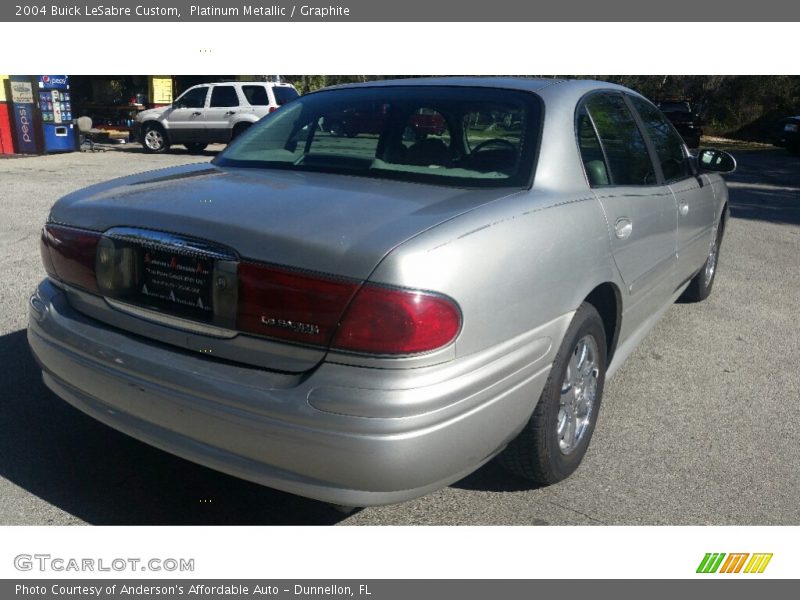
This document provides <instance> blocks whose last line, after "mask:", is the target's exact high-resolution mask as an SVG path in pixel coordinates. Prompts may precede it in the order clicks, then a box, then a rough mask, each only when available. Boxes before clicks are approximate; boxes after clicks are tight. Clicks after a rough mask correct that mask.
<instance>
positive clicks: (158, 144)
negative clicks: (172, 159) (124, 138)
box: [142, 123, 169, 154]
mask: <svg viewBox="0 0 800 600" xmlns="http://www.w3.org/2000/svg"><path fill="white" fill-rule="evenodd" d="M142 148H144V151H145V152H147V153H149V154H162V153H164V152H166V151H167V150H169V140H168V139H167V134H166V132H165V131H164V129H163V128H162V127H161V125H158V124H157V123H153V124H150V125H145V126H144V127H143V128H142Z"/></svg>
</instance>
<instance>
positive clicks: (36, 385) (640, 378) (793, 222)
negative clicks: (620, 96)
mask: <svg viewBox="0 0 800 600" xmlns="http://www.w3.org/2000/svg"><path fill="white" fill-rule="evenodd" d="M218 149H219V148H218V147H212V151H206V153H205V154H204V155H202V156H190V155H188V154H186V153H185V151H183V149H182V148H176V149H175V150H174V151H173V152H172V153H170V154H167V155H147V154H144V153H142V152H141V150H140V149H139V148H138V147H126V148H125V147H109V148H108V150H107V151H104V152H93V153H76V154H67V155H53V156H42V157H20V158H9V159H3V160H0V183H1V186H0V190H2V191H1V192H0V211H2V212H1V213H0V214H1V215H2V216H0V364H2V368H1V369H0V524H6V525H10V524H13V525H65V524H80V523H90V524H106V525H108V524H115V525H117V524H118V525H129V524H130V525H134V524H196V525H202V524H256V525H258V524H343V525H346V524H353V525H362V524H364V525H379V524H394V525H414V524H440V525H455V524H492V525H512V524H520V525H548V524H552V525H566V524H606V525H706V524H709V525H711V524H713V525H799V524H800V502H798V498H800V468H798V465H800V444H798V442H797V440H798V439H799V438H800V326H799V325H798V320H799V317H800V308H799V307H800V267H799V266H798V265H800V160H798V158H797V157H793V156H790V155H788V154H787V153H786V152H785V151H783V150H780V149H773V148H764V149H761V150H753V149H750V150H743V151H739V152H737V151H735V150H733V151H732V152H733V153H734V155H735V156H736V157H737V159H738V160H739V170H738V171H737V172H736V173H734V174H733V175H731V176H729V177H728V180H729V185H730V194H731V195H730V198H731V212H732V219H731V221H730V224H729V227H728V229H727V232H726V237H725V240H724V243H723V245H722V254H721V258H720V267H719V271H718V275H717V280H716V282H715V287H714V290H713V293H712V296H711V298H710V299H709V300H708V301H706V302H705V303H700V304H680V303H679V304H676V305H674V306H673V307H672V308H670V310H669V311H668V312H667V313H666V315H665V316H664V318H663V319H662V320H661V322H660V323H659V324H658V325H657V327H656V328H655V329H654V330H653V331H652V332H651V333H650V334H649V335H648V336H647V338H646V339H645V340H644V342H643V343H642V344H641V345H640V347H639V348H638V349H637V350H636V351H635V352H634V354H633V355H632V356H631V357H630V358H629V360H628V361H627V363H626V364H625V365H624V367H623V368H622V369H621V370H620V371H619V372H618V373H617V375H616V377H615V378H614V380H613V381H611V382H609V384H608V385H607V386H606V391H605V395H604V400H603V408H602V410H601V414H600V420H599V423H598V426H597V430H596V432H595V435H594V439H593V441H592V444H591V446H590V448H589V452H588V454H587V456H586V458H585V460H584V462H583V464H582V466H581V467H580V468H579V470H578V471H577V472H576V473H575V474H574V475H573V476H572V477H571V478H569V479H568V480H566V481H564V482H562V483H560V484H557V485H554V486H551V487H548V488H541V489H532V488H530V487H529V486H527V485H526V483H525V482H521V481H517V480H514V479H513V478H511V477H510V476H508V475H506V474H505V473H504V472H503V471H501V470H500V469H499V468H498V467H497V466H495V465H494V464H493V463H490V464H489V465H487V466H485V467H483V468H482V469H480V470H479V471H477V472H476V473H474V474H472V475H470V476H469V477H467V478H466V479H464V480H462V481H460V482H458V483H456V484H454V485H452V486H450V487H448V488H445V489H443V490H440V491H438V492H436V493H434V494H431V495H429V496H426V497H424V498H420V499H417V500H413V501H410V502H406V503H404V504H399V505H394V506H387V507H379V508H368V509H364V510H360V511H356V512H354V513H353V514H350V515H344V514H341V513H339V512H337V511H335V510H334V509H332V508H331V507H329V506H327V505H324V504H321V503H317V502H313V501H311V500H306V499H303V498H298V497H295V496H291V495H288V494H284V493H281V492H277V491H273V490H270V489H267V488H263V487H260V486H257V485H254V484H251V483H248V482H245V481H241V480H238V479H234V478H232V477H228V476H226V475H222V474H220V473H217V472H214V471H211V470H208V469H205V468H203V467H200V466H197V465H194V464H192V463H189V462H186V461H184V460H181V459H179V458H176V457H173V456H171V455H169V454H165V453H163V452H161V451H159V450H156V449H153V448H150V447H149V446H146V445H144V444H141V443H139V442H137V441H135V440H132V439H130V438H128V437H126V436H124V435H122V434H119V433H117V432H116V431H113V430H111V429H109V428H107V427H105V426H103V425H101V424H99V423H97V422H95V421H94V420H92V419H90V418H89V417H86V416H84V415H83V414H82V413H80V412H78V411H77V410H75V409H73V408H71V407H70V406H69V405H67V404H66V403H64V402H62V401H61V400H59V399H58V398H57V397H55V396H54V395H53V394H52V393H51V392H49V391H48V390H47V388H45V386H44V385H43V384H42V382H41V377H40V373H39V369H38V367H37V366H36V364H35V362H34V361H33V359H32V357H31V355H30V353H29V351H28V347H27V342H26V336H25V327H26V321H27V303H28V298H29V295H30V292H31V291H32V290H33V289H34V287H35V285H36V284H37V282H38V281H39V280H40V279H41V278H42V276H43V269H42V267H41V264H40V259H39V249H38V236H39V230H40V228H41V225H42V223H43V222H44V220H45V218H46V216H47V212H48V210H49V207H50V206H51V205H52V203H53V202H54V201H55V200H56V199H58V197H60V196H61V195H63V194H65V193H67V192H70V191H72V190H75V189H77V188H80V187H83V186H84V185H88V184H90V183H94V182H98V181H103V180H105V179H108V178H111V177H113V176H119V175H126V174H130V173H135V172H139V171H144V170H150V169H158V168H162V167H166V166H171V165H176V164H183V163H186V162H198V161H207V160H210V159H211V158H212V157H213V156H214V154H215V152H214V151H213V150H218Z"/></svg>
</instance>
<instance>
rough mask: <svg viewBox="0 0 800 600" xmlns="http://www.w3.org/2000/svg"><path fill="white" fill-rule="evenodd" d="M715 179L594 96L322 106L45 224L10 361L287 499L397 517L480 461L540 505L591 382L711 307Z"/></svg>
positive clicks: (308, 102)
mask: <svg viewBox="0 0 800 600" xmlns="http://www.w3.org/2000/svg"><path fill="white" fill-rule="evenodd" d="M342 113H352V114H364V115H371V118H373V119H377V120H378V121H379V123H378V125H379V126H373V127H371V128H370V129H369V131H371V132H377V133H369V134H364V133H355V134H354V135H352V136H340V135H333V134H331V132H330V131H326V130H325V129H323V127H322V124H323V123H324V122H325V120H326V116H329V115H341V114H342ZM419 115H429V116H430V115H433V116H434V117H435V118H436V119H441V121H442V122H443V123H445V124H446V125H445V126H443V127H441V128H439V129H437V132H436V133H424V134H418V133H416V134H413V135H412V134H410V133H409V132H411V133H414V128H413V127H410V124H412V125H413V123H414V122H415V120H418V118H419ZM373 125H375V124H373ZM734 168H735V161H734V160H733V158H732V157H731V156H730V155H728V154H726V153H724V152H720V151H716V150H705V151H702V152H701V153H700V154H699V156H698V157H696V158H694V157H691V156H690V155H689V154H688V152H687V150H686V147H685V146H684V144H683V142H682V141H681V138H680V136H679V135H678V134H677V133H676V132H675V130H674V128H673V127H672V125H671V124H670V123H669V121H667V120H666V119H665V118H664V116H663V115H662V114H661V113H660V112H659V111H658V110H657V109H656V108H655V107H654V106H653V105H652V104H651V103H650V102H648V101H647V100H645V99H644V98H642V97H641V96H639V95H638V94H636V93H633V92H631V91H630V90H627V89H625V88H622V87H618V86H615V85H611V84H605V83H600V82H591V81H554V80H546V81H541V80H523V79H499V78H489V79H477V78H476V79H472V78H457V79H421V80H404V81H400V82H381V83H373V84H365V85H357V86H345V87H341V88H333V89H329V90H323V91H321V92H317V93H313V94H309V95H307V96H304V97H302V98H300V99H298V100H296V101H294V102H292V103H290V104H287V105H286V106H284V107H283V108H281V109H280V110H279V111H277V112H275V113H274V114H273V115H271V116H269V117H267V118H265V119H264V120H263V121H262V122H260V124H259V125H257V126H254V127H253V128H251V131H249V132H248V133H247V134H245V135H243V136H242V137H241V138H240V139H239V140H237V141H236V142H235V143H234V144H233V145H231V146H230V147H229V148H228V149H226V150H225V151H224V152H222V153H221V154H219V156H217V157H216V158H215V159H214V160H213V161H212V163H211V164H199V165H198V164H196V165H190V166H184V167H178V168H171V169H165V170H163V171H157V172H151V173H144V174H141V175H135V176H131V177H125V178H122V179H117V180H115V181H112V182H108V183H103V184H100V185H95V186H92V187H90V188H87V189H85V190H82V191H79V192H75V193H72V194H69V195H68V196H66V197H64V198H62V199H61V200H59V201H58V202H57V203H56V204H55V206H54V207H53V209H52V212H51V213H50V216H49V219H48V222H47V224H46V226H45V228H44V230H43V234H42V257H43V260H44V265H45V268H46V270H47V275H48V276H47V279H46V280H45V281H44V282H42V284H41V285H40V286H39V288H38V290H37V291H36V293H35V294H34V295H33V297H32V298H31V302H30V327H29V329H28V338H29V341H30V345H31V347H32V349H33V352H34V354H35V356H36V357H37V359H38V361H39V362H40V363H41V365H42V368H43V373H44V380H45V382H46V384H47V385H48V386H49V387H50V388H51V389H52V390H53V391H54V392H55V393H56V394H58V395H59V396H61V397H62V398H64V399H65V400H66V401H67V402H69V403H71V404H73V405H74V406H76V407H78V408H79V409H81V410H82V411H84V412H86V413H88V414H89V415H91V416H93V417H95V418H96V419H98V420H100V421H102V422H104V423H106V424H108V425H110V426H112V427H114V428H116V429H119V430H121V431H123V432H125V433H128V434H130V435H132V436H134V437H136V438H138V439H140V440H143V441H145V442H147V443H149V444H152V445H154V446H157V447H159V448H163V449H165V450H167V451H169V452H172V453H174V454H177V455H179V456H183V457H185V458H188V459H190V460H193V461H196V462H198V463H201V464H204V465H207V466H210V467H212V468H215V469H219V470H220V471H225V472H227V473H231V474H233V475H236V476H239V477H242V478H245V479H249V480H252V481H256V482H259V483H262V484H265V485H268V486H271V487H274V488H278V489H282V490H286V491H289V492H292V493H295V494H300V495H304V496H309V497H313V498H317V499H321V500H325V501H329V502H333V503H337V504H344V505H353V506H364V505H373V504H383V503H391V502H397V501H401V500H405V499H408V498H412V497H415V496H419V495H422V494H425V493H427V492H430V491H432V490H435V489H437V488H440V487H442V486H445V485H447V484H449V483H451V482H453V481H456V480H458V479H459V478H461V477H463V476H464V475H466V474H467V473H469V472H471V471H473V470H475V469H476V468H478V467H479V466H480V465H482V464H484V463H485V462H486V461H488V460H490V459H491V458H492V457H494V456H496V455H498V454H499V460H500V462H501V463H502V464H503V465H505V466H506V467H507V468H508V469H509V470H510V471H512V472H513V473H516V474H517V475H521V476H523V477H527V478H530V479H532V480H534V481H536V482H538V483H540V484H548V483H553V482H556V481H559V480H561V479H563V478H565V477H567V476H568V475H569V474H570V473H572V472H573V471H574V470H575V469H576V468H577V466H578V464H579V463H580V461H581V459H582V457H583V456H584V454H585V452H586V448H587V446H588V444H589V440H590V438H591V436H592V431H593V429H594V427H595V424H596V422H597V415H598V411H599V408H600V400H601V397H602V392H603V384H604V382H605V380H606V379H607V378H608V377H610V376H611V375H612V374H613V373H614V372H615V370H616V369H618V368H619V366H620V364H621V363H622V362H623V361H624V360H625V358H626V357H627V356H628V355H629V354H630V352H631V351H632V350H633V348H634V347H635V346H636V345H637V343H638V342H639V341H640V340H641V339H642V338H643V337H644V335H645V334H646V333H647V331H649V330H650V329H651V328H652V326H653V325H654V324H655V322H656V320H657V319H658V318H659V316H660V315H661V314H662V313H663V312H664V311H665V310H666V309H667V308H668V307H669V306H670V304H671V303H672V302H673V301H674V300H675V299H676V298H677V297H678V296H680V295H681V294H683V295H684V296H686V297H687V298H689V299H692V300H702V299H704V298H705V297H706V296H707V295H708V294H709V292H710V291H711V286H712V284H713V281H714V275H715V271H716V265H717V257H718V254H719V248H720V241H721V238H722V234H723V231H724V228H725V222H726V215H727V200H728V194H727V188H726V186H725V183H724V181H723V179H722V178H721V177H720V176H719V175H718V174H716V173H713V171H731V170H733V169H734Z"/></svg>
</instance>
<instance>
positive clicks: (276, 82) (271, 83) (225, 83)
mask: <svg viewBox="0 0 800 600" xmlns="http://www.w3.org/2000/svg"><path fill="white" fill-rule="evenodd" d="M234 83H238V84H239V85H273V86H277V85H279V86H284V87H294V86H293V85H292V84H291V83H286V82H283V81H281V82H278V81H214V82H211V83H198V84H196V85H193V86H192V87H200V86H202V85H208V86H212V87H213V86H216V85H232V84H234Z"/></svg>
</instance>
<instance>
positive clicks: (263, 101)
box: [136, 81, 298, 154]
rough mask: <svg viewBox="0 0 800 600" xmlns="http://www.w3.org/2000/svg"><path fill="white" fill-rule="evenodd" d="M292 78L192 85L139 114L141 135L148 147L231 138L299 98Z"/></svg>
mask: <svg viewBox="0 0 800 600" xmlns="http://www.w3.org/2000/svg"><path fill="white" fill-rule="evenodd" d="M297 96H298V93H297V90H296V89H295V88H294V86H293V85H291V84H289V83H272V82H264V81H230V82H226V83H204V84H202V85H196V86H194V87H190V88H189V89H188V90H186V91H185V92H184V93H183V94H181V95H180V96H179V97H178V99H177V100H175V101H174V102H173V103H172V104H171V105H170V106H165V107H162V108H152V109H150V110H144V111H142V112H140V113H139V114H137V115H136V137H137V139H138V140H139V141H140V142H141V143H142V146H143V147H144V150H145V152H153V153H157V152H166V151H167V150H168V149H169V147H170V146H171V145H172V144H183V145H184V146H186V148H187V149H188V150H189V153H190V154H197V153H200V152H202V151H203V150H204V149H205V147H206V146H207V145H208V144H212V143H222V144H227V143H228V142H230V141H231V140H232V139H234V138H235V137H236V136H237V135H239V134H240V133H242V132H243V131H244V130H245V129H247V128H248V127H250V125H252V124H253V123H255V122H256V121H258V120H259V119H260V118H261V117H263V116H264V115H267V114H269V113H271V112H273V111H274V110H277V109H278V108H279V107H280V106H282V105H283V104H286V103H287V102H291V101H292V100H294V99H295V98H297Z"/></svg>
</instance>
